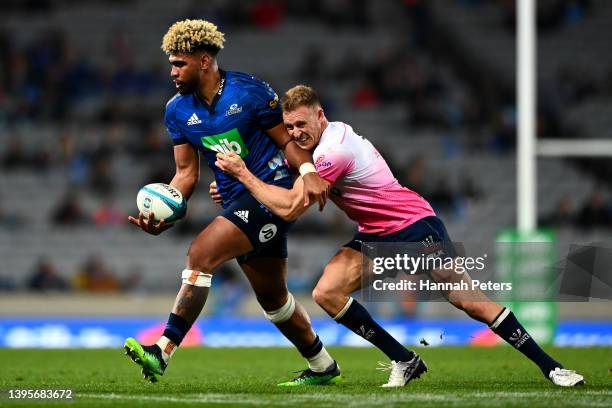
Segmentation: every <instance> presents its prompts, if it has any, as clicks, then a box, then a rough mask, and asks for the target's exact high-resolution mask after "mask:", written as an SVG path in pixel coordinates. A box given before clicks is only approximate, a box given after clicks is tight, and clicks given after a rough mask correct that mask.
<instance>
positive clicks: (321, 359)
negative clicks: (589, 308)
mask: <svg viewBox="0 0 612 408" xmlns="http://www.w3.org/2000/svg"><path fill="white" fill-rule="evenodd" d="M307 360H308V368H310V369H311V370H312V371H314V372H315V373H322V372H323V371H325V370H327V369H328V368H329V367H330V366H331V365H332V364H334V359H333V358H331V356H330V355H329V353H328V352H327V350H325V347H323V348H322V349H321V351H319V352H318V353H317V354H315V355H314V356H312V357H310V358H307Z"/></svg>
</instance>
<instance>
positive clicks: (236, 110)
mask: <svg viewBox="0 0 612 408" xmlns="http://www.w3.org/2000/svg"><path fill="white" fill-rule="evenodd" d="M240 112H242V106H238V104H237V103H233V104H232V105H231V106H230V107H229V109H228V110H227V112H225V116H230V115H235V114H237V113H240Z"/></svg>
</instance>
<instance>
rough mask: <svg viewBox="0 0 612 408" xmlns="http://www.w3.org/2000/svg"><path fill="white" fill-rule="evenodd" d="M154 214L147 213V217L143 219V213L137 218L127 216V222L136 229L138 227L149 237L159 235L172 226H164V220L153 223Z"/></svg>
mask: <svg viewBox="0 0 612 408" xmlns="http://www.w3.org/2000/svg"><path fill="white" fill-rule="evenodd" d="M153 217H154V214H153V213H149V216H148V217H145V216H144V214H143V213H139V214H138V218H134V217H132V216H131V215H130V216H128V221H129V222H130V224H134V225H136V226H137V227H140V229H142V230H143V231H144V232H146V233H148V234H151V235H159V234H161V233H162V232H164V231H165V230H167V229H168V228H171V227H172V226H173V225H174V224H166V222H165V221H164V220H161V221H159V222H158V223H155V220H154V219H153Z"/></svg>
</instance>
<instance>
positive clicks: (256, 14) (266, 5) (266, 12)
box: [251, 0, 285, 30]
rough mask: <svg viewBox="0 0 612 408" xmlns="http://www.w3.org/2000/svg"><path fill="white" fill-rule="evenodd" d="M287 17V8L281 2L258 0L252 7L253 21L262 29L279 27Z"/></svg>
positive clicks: (277, 0) (276, 0)
mask: <svg viewBox="0 0 612 408" xmlns="http://www.w3.org/2000/svg"><path fill="white" fill-rule="evenodd" d="M284 17H285V8H284V7H283V4H282V2H281V1H279V0H257V1H255V4H253V6H251V21H252V22H253V25H254V26H255V27H257V28H260V29H266V30H270V29H273V28H276V27H278V26H279V25H280V24H281V23H282V22H283V19H284Z"/></svg>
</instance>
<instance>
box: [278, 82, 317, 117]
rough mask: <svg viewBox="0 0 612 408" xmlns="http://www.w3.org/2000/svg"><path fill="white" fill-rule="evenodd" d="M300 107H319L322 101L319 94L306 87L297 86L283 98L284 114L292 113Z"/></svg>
mask: <svg viewBox="0 0 612 408" xmlns="http://www.w3.org/2000/svg"><path fill="white" fill-rule="evenodd" d="M300 106H308V107H311V108H313V107H318V106H321V100H320V99H319V95H318V94H317V92H316V91H315V90H314V89H312V88H311V87H309V86H306V85H296V86H294V87H293V88H291V89H289V90H288V91H287V92H285V94H284V95H283V97H282V98H281V107H282V108H283V111H284V112H288V111H292V110H295V109H297V108H299V107H300Z"/></svg>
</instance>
